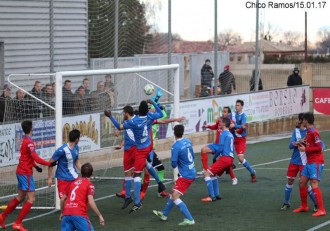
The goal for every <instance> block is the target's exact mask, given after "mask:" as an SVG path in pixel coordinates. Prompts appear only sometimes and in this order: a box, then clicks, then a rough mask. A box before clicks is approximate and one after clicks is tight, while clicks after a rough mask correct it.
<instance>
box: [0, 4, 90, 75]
mask: <svg viewBox="0 0 330 231" xmlns="http://www.w3.org/2000/svg"><path fill="white" fill-rule="evenodd" d="M51 2H53V8H50V4H51ZM50 9H52V10H53V14H51V11H50ZM51 15H53V19H54V20H53V22H54V25H53V30H51V29H50V19H51ZM51 33H53V39H54V42H53V49H52V51H53V54H54V56H53V58H54V63H53V64H54V71H64V70H82V69H87V67H88V2H87V0H52V1H51V0H29V1H26V0H10V1H9V0H8V1H1V2H0V42H3V43H4V68H5V71H4V73H5V76H8V75H9V74H12V73H16V74H17V73H49V72H50V71H51V69H50V67H51V65H50V63H51V57H50V56H51V48H52V46H51Z"/></svg>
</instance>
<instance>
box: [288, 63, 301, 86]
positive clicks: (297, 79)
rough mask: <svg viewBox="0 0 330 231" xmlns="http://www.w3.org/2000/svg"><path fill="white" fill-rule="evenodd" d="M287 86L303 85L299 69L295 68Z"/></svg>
mask: <svg viewBox="0 0 330 231" xmlns="http://www.w3.org/2000/svg"><path fill="white" fill-rule="evenodd" d="M287 85H288V87H291V86H297V85H302V79H301V76H300V75H299V69H298V67H295V68H294V69H293V74H292V75H290V76H289V77H288V82H287Z"/></svg>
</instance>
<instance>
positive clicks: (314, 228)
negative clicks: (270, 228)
mask: <svg viewBox="0 0 330 231" xmlns="http://www.w3.org/2000/svg"><path fill="white" fill-rule="evenodd" d="M324 151H325V152H327V151H330V149H326V150H324ZM287 160H290V158H286V159H281V160H276V161H271V162H266V163H262V164H255V165H252V167H256V166H264V165H268V164H275V163H278V162H283V161H287ZM241 169H245V168H236V169H235V170H236V171H237V170H241ZM169 183H171V182H166V183H164V184H169ZM156 186H158V185H151V186H149V187H150V188H151V187H156ZM115 196H116V194H112V195H108V196H104V197H100V198H97V199H95V201H100V200H104V199H108V198H111V197H115ZM58 211H59V210H52V211H50V212H48V213H44V214H40V215H37V216H34V217H30V218H27V219H24V221H31V220H35V219H38V218H41V217H44V216H48V215H50V214H53V213H56V212H58ZM12 224H13V223H10V224H7V225H6V226H11V225H12ZM328 224H330V220H329V221H327V222H325V223H322V224H320V225H318V226H315V227H313V228H311V229H309V230H308V231H314V230H316V229H319V228H322V227H324V226H326V225H328Z"/></svg>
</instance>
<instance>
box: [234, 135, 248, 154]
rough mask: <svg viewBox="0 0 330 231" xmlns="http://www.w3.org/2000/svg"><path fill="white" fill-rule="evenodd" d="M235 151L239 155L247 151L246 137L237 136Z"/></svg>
mask: <svg viewBox="0 0 330 231" xmlns="http://www.w3.org/2000/svg"><path fill="white" fill-rule="evenodd" d="M234 146H235V152H236V154H237V155H244V154H245V151H246V138H245V137H235V139H234Z"/></svg>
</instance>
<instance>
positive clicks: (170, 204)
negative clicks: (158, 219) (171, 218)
mask: <svg viewBox="0 0 330 231" xmlns="http://www.w3.org/2000/svg"><path fill="white" fill-rule="evenodd" d="M173 206H174V202H173V200H172V196H170V198H168V201H167V203H166V206H165V208H164V210H163V214H164V216H168V214H170V212H171V210H172V208H173Z"/></svg>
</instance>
